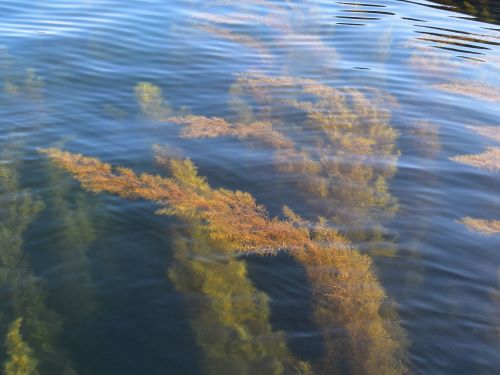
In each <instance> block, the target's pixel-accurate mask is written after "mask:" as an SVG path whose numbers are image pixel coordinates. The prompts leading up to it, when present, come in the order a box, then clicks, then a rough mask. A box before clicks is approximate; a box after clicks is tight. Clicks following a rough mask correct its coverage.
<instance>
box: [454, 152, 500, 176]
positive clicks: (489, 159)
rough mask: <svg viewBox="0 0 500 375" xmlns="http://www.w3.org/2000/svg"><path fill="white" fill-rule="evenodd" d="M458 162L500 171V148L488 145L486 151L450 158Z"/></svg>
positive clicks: (490, 170) (491, 170)
mask: <svg viewBox="0 0 500 375" xmlns="http://www.w3.org/2000/svg"><path fill="white" fill-rule="evenodd" d="M450 160H453V161H456V162H457V163H462V164H467V165H470V166H472V167H476V168H479V169H485V170H486V171H489V172H499V171H500V148H499V147H488V148H487V149H486V151H484V152H482V153H480V154H476V155H457V156H453V157H451V158H450Z"/></svg>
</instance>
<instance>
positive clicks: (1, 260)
mask: <svg viewBox="0 0 500 375" xmlns="http://www.w3.org/2000/svg"><path fill="white" fill-rule="evenodd" d="M20 155H21V154H20V150H19V146H15V145H3V148H2V156H1V158H2V160H9V161H10V162H9V163H3V164H0V193H1V194H2V200H1V207H0V211H1V212H2V217H1V220H0V249H1V252H0V288H1V289H4V290H5V291H8V292H6V293H5V297H4V298H5V299H4V301H5V306H9V307H8V308H6V309H5V310H3V311H2V315H1V316H0V322H1V325H0V329H1V330H2V333H3V332H6V331H5V330H6V329H7V326H6V321H8V320H10V321H11V322H14V323H11V325H10V331H9V332H7V333H5V335H6V337H7V339H6V340H7V341H6V343H7V347H6V350H7V355H8V356H9V357H8V359H7V361H6V365H5V366H8V367H6V369H7V368H8V369H9V371H14V370H15V371H21V370H22V369H26V371H31V372H27V373H28V374H33V373H36V372H33V371H35V368H38V369H39V370H43V372H47V373H59V374H65V375H69V374H74V370H73V369H72V365H71V363H70V361H69V360H68V358H67V356H66V353H65V350H63V349H62V348H61V346H60V344H59V342H58V341H59V337H60V334H61V328H62V324H61V320H60V317H59V315H58V314H56V313H55V312H54V311H52V310H51V309H49V308H48V307H47V295H46V293H45V291H44V290H43V283H42V281H41V280H40V279H38V278H37V277H36V275H35V274H33V272H32V270H31V267H30V264H29V257H28V256H27V254H25V252H24V249H23V234H24V232H25V231H26V229H27V227H28V225H29V224H30V223H31V222H32V221H33V220H34V219H35V218H36V217H37V215H38V213H39V212H40V211H41V210H42V209H43V208H44V204H43V203H42V202H41V201H39V200H37V199H34V198H33V197H32V195H31V193H30V192H29V191H28V190H23V189H22V188H21V186H20V184H19V175H18V169H19V167H20V164H19V161H20ZM12 324H13V325H12ZM21 329H22V331H23V332H25V333H24V334H23V335H22V339H21V334H18V333H19V332H20V330H21ZM19 356H20V357H19ZM20 361H21V362H20ZM20 373H22V372H20ZM13 374H17V373H16V372H13ZM9 375H10V373H9Z"/></svg>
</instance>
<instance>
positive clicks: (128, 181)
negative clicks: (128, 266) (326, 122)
mask: <svg viewBox="0 0 500 375" xmlns="http://www.w3.org/2000/svg"><path fill="white" fill-rule="evenodd" d="M41 152H42V153H44V154H46V155H48V156H49V157H50V158H51V159H52V160H53V161H54V162H55V163H56V164H57V165H59V166H60V167H62V168H63V169H65V170H67V171H68V172H70V173H71V174H72V175H73V176H74V178H75V179H76V180H78V181H79V182H80V183H81V184H82V186H83V187H84V188H85V189H87V190H90V191H93V192H108V193H111V194H115V195H119V196H121V197H123V198H128V199H146V200H151V201H154V202H157V204H159V205H160V206H163V208H161V209H159V210H158V211H157V213H158V214H162V215H175V216H178V217H180V218H183V219H185V220H197V221H198V222H199V223H200V224H199V227H200V230H202V231H203V232H205V233H206V234H207V235H208V236H209V238H210V239H212V240H214V241H224V242H225V243H226V244H227V248H228V251H233V252H236V253H248V252H252V253H255V254H272V253H276V252H277V251H288V252H289V253H290V255H291V256H293V257H294V258H296V259H297V260H298V261H299V262H300V263H301V264H303V265H304V267H305V268H306V270H307V274H308V276H309V280H310V283H311V285H312V287H313V290H314V300H315V309H314V310H315V320H316V323H317V324H318V326H319V327H321V329H322V331H323V336H324V339H325V342H326V347H327V351H326V353H325V356H324V357H323V359H322V360H321V361H320V362H319V363H317V364H315V368H317V369H318V371H320V372H328V371H331V369H332V366H338V365H339V362H340V361H341V360H344V361H345V362H346V363H348V366H349V367H350V368H351V369H352V371H353V372H355V373H385V374H389V373H404V372H405V371H406V368H405V365H404V358H403V357H404V354H403V353H404V343H403V342H402V341H401V338H402V333H401V331H400V330H399V328H398V325H397V322H396V321H386V320H384V319H383V318H382V316H381V315H380V314H381V309H382V304H383V303H384V300H385V293H384V290H383V288H382V286H381V285H380V283H379V282H378V280H377V278H376V276H375V274H374V272H373V268H372V267H373V266H372V261H371V259H370V257H368V256H366V255H363V254H361V253H359V252H358V251H356V250H355V249H354V248H353V247H352V246H351V245H350V243H349V241H347V240H346V239H345V238H344V237H342V236H341V235H340V234H339V233H338V232H337V231H336V230H335V229H333V228H331V227H330V226H329V225H327V222H326V221H325V220H319V221H318V222H317V223H310V222H307V221H305V220H304V219H302V218H300V217H299V216H298V215H297V214H295V213H293V211H291V210H290V209H289V208H285V209H284V217H285V218H284V219H280V218H277V217H269V216H268V214H267V212H266V210H265V208H264V207H263V206H262V205H259V204H257V203H256V201H255V200H254V199H253V197H252V196H251V195H250V194H248V193H244V192H241V191H230V190H226V189H223V188H219V189H213V188H211V187H210V185H209V184H208V182H207V181H206V179H205V178H203V177H200V176H198V174H197V169H196V167H195V166H194V164H193V163H192V162H191V161H190V160H189V159H185V160H176V159H170V160H164V162H165V163H169V165H170V170H171V175H172V177H170V178H166V177H162V176H158V175H151V174H147V173H143V174H141V175H137V174H135V173H134V172H133V171H132V170H131V169H127V168H124V167H118V168H113V167H112V166H111V165H110V164H106V163H103V162H101V161H99V160H98V159H96V158H92V157H85V156H82V155H79V154H72V153H69V152H66V151H62V150H60V149H55V148H51V149H43V150H41ZM368 322H369V323H368ZM335 327H341V329H342V330H343V331H344V332H345V335H340V337H339V335H337V334H334V332H335Z"/></svg>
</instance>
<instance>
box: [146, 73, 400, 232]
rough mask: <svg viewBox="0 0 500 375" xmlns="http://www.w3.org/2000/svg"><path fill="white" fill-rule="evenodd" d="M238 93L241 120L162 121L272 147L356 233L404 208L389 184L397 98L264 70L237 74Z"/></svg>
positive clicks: (310, 193)
mask: <svg viewBox="0 0 500 375" xmlns="http://www.w3.org/2000/svg"><path fill="white" fill-rule="evenodd" d="M140 85H141V86H142V85H143V84H140ZM158 90H159V89H158ZM158 97H159V98H161V99H158V100H154V102H166V100H165V99H164V98H163V96H162V95H161V91H160V92H159V93H158ZM231 97H232V99H231V103H232V108H233V110H234V112H235V113H236V116H237V118H236V119H235V121H229V120H226V119H223V118H219V117H210V118H209V117H205V116H195V115H187V116H166V117H164V118H163V119H159V120H161V121H163V122H168V123H174V124H178V125H181V126H182V130H181V132H180V134H181V137H184V138H191V139H192V138H215V137H235V138H237V139H240V140H245V141H249V142H253V143H256V144H260V145H261V146H265V147H269V148H271V149H272V150H274V152H275V158H274V163H275V166H276V168H277V169H278V170H279V171H280V172H283V173H287V174H291V175H292V176H294V180H295V181H296V182H297V184H298V188H299V190H300V191H303V193H304V194H303V197H304V199H305V200H306V201H307V202H308V204H309V205H310V206H311V207H313V208H314V209H315V212H317V213H318V214H320V215H322V216H325V217H327V218H329V219H331V220H333V221H334V222H336V223H337V224H341V225H344V226H346V227H349V228H356V230H355V231H354V232H357V234H355V233H351V235H353V236H354V238H357V239H360V238H362V237H363V236H365V235H366V234H363V233H364V231H365V230H366V229H367V226H369V225H371V223H372V222H373V221H374V219H376V218H377V219H380V218H382V217H386V218H389V217H391V216H392V214H393V213H394V212H395V211H396V210H397V201H396V199H395V198H393V197H392V196H391V195H390V193H389V191H388V184H387V178H389V177H391V176H392V175H393V174H394V172H395V162H396V160H397V158H398V155H399V152H398V151H397V149H396V146H395V141H396V138H397V132H396V131H395V130H394V129H393V128H392V127H391V126H390V123H389V121H390V112H389V111H388V108H392V107H394V106H397V101H396V100H395V99H394V98H393V97H391V96H390V95H387V94H385V93H383V92H380V91H378V90H365V92H362V91H360V90H358V89H354V88H341V89H335V88H332V87H329V86H326V85H323V84H321V83H319V82H317V81H315V80H311V79H305V78H297V77H289V76H283V77H269V76H265V75H262V74H258V73H250V74H240V75H237V81H236V82H235V84H234V85H233V86H232V87H231ZM291 98H294V99H291ZM141 107H146V106H143V105H141ZM286 108H288V109H291V110H292V111H295V112H297V111H299V112H300V114H301V116H304V117H305V119H306V120H305V124H301V123H293V122H290V120H286V119H284V118H281V115H280V113H286V111H285V110H284V109H286ZM146 115H147V116H149V117H151V115H149V114H148V113H146Z"/></svg>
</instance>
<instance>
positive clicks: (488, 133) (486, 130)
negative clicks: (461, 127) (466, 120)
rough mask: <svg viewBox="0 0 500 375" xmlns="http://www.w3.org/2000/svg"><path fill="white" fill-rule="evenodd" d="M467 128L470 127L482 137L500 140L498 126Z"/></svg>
mask: <svg viewBox="0 0 500 375" xmlns="http://www.w3.org/2000/svg"><path fill="white" fill-rule="evenodd" d="M467 129H470V130H472V131H474V132H476V133H477V134H479V135H482V136H483V137H486V138H490V139H492V140H494V141H496V142H500V127H499V126H485V125H483V126H467Z"/></svg>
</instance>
